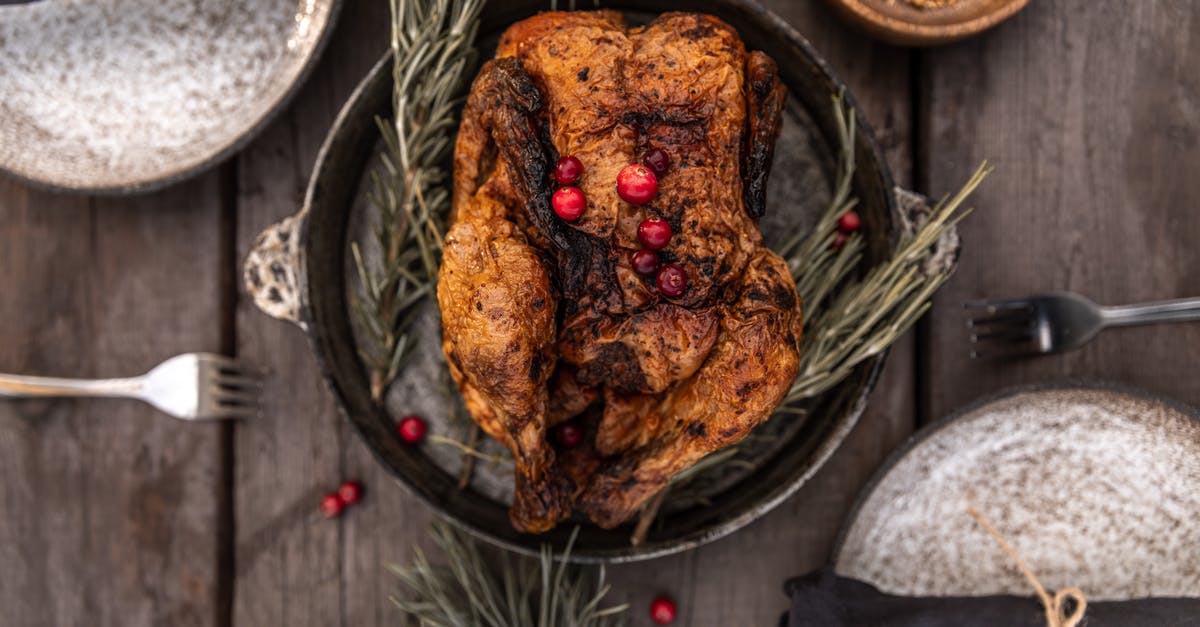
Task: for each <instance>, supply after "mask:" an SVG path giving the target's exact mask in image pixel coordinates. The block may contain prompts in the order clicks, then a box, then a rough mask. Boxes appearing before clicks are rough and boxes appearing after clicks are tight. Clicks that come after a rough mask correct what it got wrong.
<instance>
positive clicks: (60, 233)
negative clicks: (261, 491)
mask: <svg viewBox="0 0 1200 627" xmlns="http://www.w3.org/2000/svg"><path fill="white" fill-rule="evenodd" d="M218 179H219V176H218V174H216V173H210V174H208V175H205V176H202V177H200V178H199V179H196V180H193V181H191V182H189V183H187V184H184V185H180V186H176V187H174V188H172V189H170V190H167V191H165V192H162V193H157V194H154V195H151V196H145V197H140V198H136V199H93V198H86V197H81V196H63V195H54V194H49V193H45V192H40V191H34V190H30V189H28V188H26V187H24V186H22V185H20V184H18V183H14V182H11V181H9V180H7V179H4V180H0V268H3V269H4V278H5V289H4V297H3V298H0V320H2V321H3V324H0V372H18V373H27V374H43V375H57V376H77V377H110V376H128V375H133V374H139V373H141V372H144V371H146V370H149V369H150V368H151V367H152V366H154V365H155V364H157V363H158V362H159V361H160V360H162V359H165V358H167V357H170V356H171V355H174V354H177V353H182V352H188V351H196V350H207V351H219V350H220V349H221V344H222V338H221V331H222V324H221V306H222V305H223V304H225V303H223V302H222V298H221V292H222V289H223V288H225V287H227V286H228V285H227V284H228V282H227V281H225V282H224V283H225V284H224V285H223V279H222V275H223V273H224V271H225V267H224V265H223V264H224V263H225V262H226V261H227V259H226V258H227V255H222V253H223V248H224V246H223V243H222V241H221V239H222V229H221V224H220V221H221V202H220V195H219V185H218ZM220 430H221V426H220V425H218V424H214V423H209V424H189V423H185V422H182V421H177V420H174V419H172V418H169V417H166V416H164V415H162V414H160V413H158V412H156V411H155V410H154V409H152V408H151V407H149V406H148V405H143V404H141V403H138V402H136V401H95V400H93V401H73V400H54V401H44V400H38V401H10V400H6V401H4V402H0V503H2V505H0V563H3V564H4V567H3V575H0V608H3V610H2V612H3V618H0V622H2V623H3V624H5V625H15V626H19V627H26V626H29V627H33V626H43V625H45V626H57V625H114V626H122V627H124V626H135V625H144V626H150V625H187V626H202V625H214V624H217V621H218V620H219V619H220V617H219V616H218V614H219V612H218V610H217V608H218V606H219V603H218V602H217V601H218V599H217V597H218V573H217V560H218V546H217V543H218V534H217V533H216V530H217V528H218V519H219V515H218V511H219V507H220V503H221V499H222V494H221V492H222V485H221V478H222V465H223V463H224V460H223V459H222V457H221V454H220V433H221V431H220Z"/></svg>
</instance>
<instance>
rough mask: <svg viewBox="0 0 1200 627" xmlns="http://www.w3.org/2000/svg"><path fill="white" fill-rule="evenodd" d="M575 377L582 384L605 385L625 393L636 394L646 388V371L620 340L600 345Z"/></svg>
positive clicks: (634, 353) (632, 352)
mask: <svg viewBox="0 0 1200 627" xmlns="http://www.w3.org/2000/svg"><path fill="white" fill-rule="evenodd" d="M575 378H576V379H577V380H578V381H579V382H580V383H581V384H583V385H589V386H592V385H607V386H608V387H609V388H611V389H613V390H616V391H618V392H623V393H626V394H637V393H639V392H641V391H642V390H644V389H645V388H646V373H644V372H642V368H641V366H640V365H639V362H638V359H637V353H636V352H634V350H633V349H632V348H630V347H629V346H628V345H626V344H623V343H621V342H611V343H608V344H604V345H602V346H600V347H599V349H598V350H597V352H596V355H595V357H594V358H593V359H592V360H591V361H589V362H588V363H587V364H585V365H583V366H582V367H581V368H580V369H579V373H578V374H577V375H576V377H575Z"/></svg>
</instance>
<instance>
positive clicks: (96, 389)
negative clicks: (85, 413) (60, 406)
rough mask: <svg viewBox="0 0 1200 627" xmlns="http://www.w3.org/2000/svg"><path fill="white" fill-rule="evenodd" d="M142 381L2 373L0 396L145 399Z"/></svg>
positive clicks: (135, 378) (137, 379) (0, 377)
mask: <svg viewBox="0 0 1200 627" xmlns="http://www.w3.org/2000/svg"><path fill="white" fill-rule="evenodd" d="M142 389H143V385H142V378H141V377H133V378H129V379H59V378H56V377H30V376H25V375H17V374H0V397H10V398H38V397H43V398H44V397H82V396H90V397H96V396H105V397H115V398H141V397H142Z"/></svg>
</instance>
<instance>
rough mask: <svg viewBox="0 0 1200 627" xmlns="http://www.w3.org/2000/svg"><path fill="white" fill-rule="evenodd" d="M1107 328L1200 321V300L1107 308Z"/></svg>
mask: <svg viewBox="0 0 1200 627" xmlns="http://www.w3.org/2000/svg"><path fill="white" fill-rule="evenodd" d="M1103 311H1104V323H1105V325H1106V326H1114V327H1123V326H1130V325H1135V324H1150V323H1153V322H1188V321H1191V320H1200V298H1180V299H1179V300H1164V301H1160V302H1156V303H1142V304H1140V305H1122V306H1120V307H1105V308H1104V309H1103Z"/></svg>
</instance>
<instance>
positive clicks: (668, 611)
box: [650, 597, 675, 625]
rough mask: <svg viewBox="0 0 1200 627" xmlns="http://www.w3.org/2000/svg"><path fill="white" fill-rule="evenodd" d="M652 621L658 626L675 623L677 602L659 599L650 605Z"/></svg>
mask: <svg viewBox="0 0 1200 627" xmlns="http://www.w3.org/2000/svg"><path fill="white" fill-rule="evenodd" d="M650 619H651V620H653V621H654V622H655V624H658V625H670V624H671V623H673V622H675V602H674V601H672V600H671V599H668V598H667V597H658V598H657V599H654V601H652V602H651V603H650Z"/></svg>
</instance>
